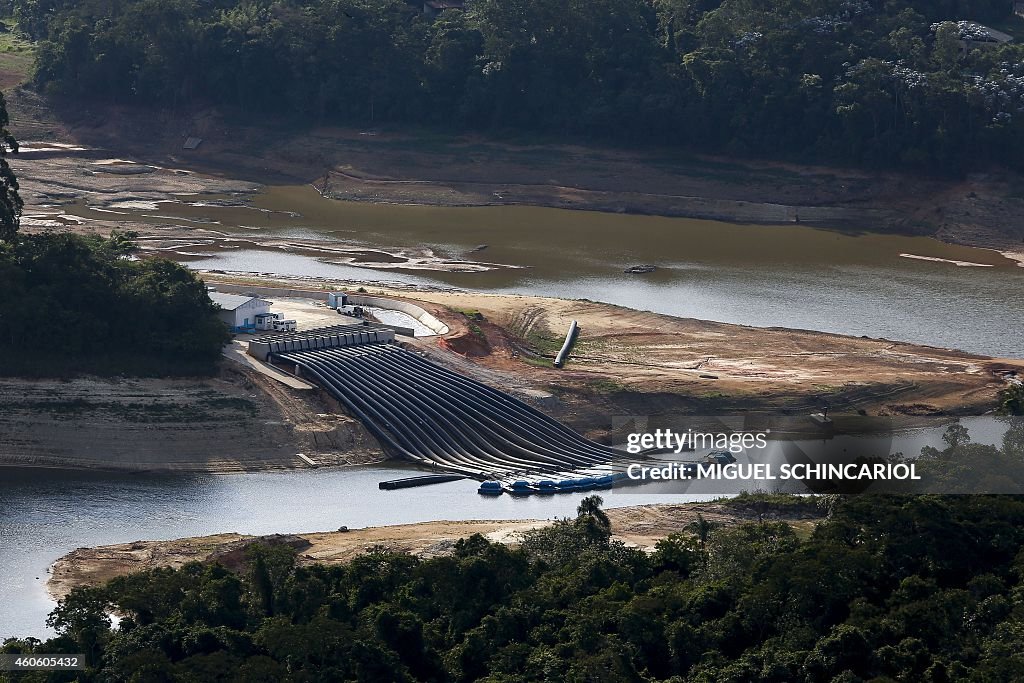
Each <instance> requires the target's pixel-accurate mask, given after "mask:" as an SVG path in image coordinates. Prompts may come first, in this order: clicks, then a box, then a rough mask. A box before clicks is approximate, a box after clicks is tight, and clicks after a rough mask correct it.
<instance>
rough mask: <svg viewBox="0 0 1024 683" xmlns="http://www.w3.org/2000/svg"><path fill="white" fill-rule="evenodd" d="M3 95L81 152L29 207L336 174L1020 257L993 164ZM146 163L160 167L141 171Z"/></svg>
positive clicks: (27, 128) (342, 182) (384, 195)
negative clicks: (713, 152) (825, 162)
mask: <svg viewBox="0 0 1024 683" xmlns="http://www.w3.org/2000/svg"><path fill="white" fill-rule="evenodd" d="M7 94H8V98H7V100H8V110H9V112H10V114H11V126H10V128H11V131H12V132H13V133H14V135H15V136H16V137H17V138H18V139H19V140H20V141H22V142H26V143H32V142H38V143H44V144H45V145H50V143H54V142H56V143H64V144H66V145H71V146H77V147H81V148H84V149H82V150H81V151H76V152H71V151H61V150H60V149H52V146H51V149H50V150H49V151H43V152H30V153H28V154H25V155H24V156H23V157H22V158H23V159H24V160H25V162H24V163H23V162H21V161H19V160H18V158H17V157H14V158H13V163H14V164H16V166H15V170H16V172H17V173H18V175H19V179H22V178H24V179H25V180H26V181H28V182H27V183H26V182H22V185H23V187H24V188H26V190H27V194H28V196H27V197H26V200H27V201H26V203H27V204H28V205H29V207H30V208H31V205H32V204H34V203H36V204H37V205H38V204H39V203H49V204H54V203H56V204H60V203H66V202H68V201H75V200H80V199H82V198H84V197H86V196H92V197H95V198H103V199H104V200H108V199H110V198H112V197H113V196H116V195H118V194H121V193H123V194H127V193H125V192H124V188H125V186H126V185H132V186H136V185H137V184H138V183H139V182H140V181H142V182H143V183H144V184H145V183H146V182H148V181H147V179H146V176H147V175H156V176H165V177H163V178H161V179H160V182H161V183H163V188H162V192H164V193H169V194H175V193H178V194H180V193H187V192H202V193H210V192H213V193H217V192H223V191H229V192H234V191H240V192H253V191H255V189H256V188H257V187H258V185H259V184H302V183H312V182H318V181H319V182H321V183H322V179H323V177H324V175H325V172H328V171H329V172H330V180H329V183H328V185H329V187H328V188H326V189H327V190H328V194H330V195H331V196H334V197H337V198H341V199H348V200H353V201H365V202H375V203H397V204H427V205H436V206H467V205H472V206H480V205H501V204H523V205H535V206H548V207H561V208H575V209H589V210H595V211H608V212H617V213H639V214H652V215H663V216H680V217H689V218H710V219H718V220H726V221H733V222H743V223H762V224H773V223H775V224H779V223H783V224H784V223H794V222H802V223H807V224H810V225H819V226H825V227H834V228H839V229H843V230H853V231H857V232H860V231H864V230H872V231H877V232H882V233H899V234H913V235H928V236H933V237H936V238H938V239H940V240H943V241H946V242H949V243H953V244H961V245H967V246H977V247H984V248H990V249H996V250H998V251H1001V252H1010V253H1014V252H1016V253H1018V254H1019V253H1020V252H1022V251H1024V177H1022V176H1021V175H1020V174H1017V173H1013V172H1009V171H1003V170H999V169H993V170H991V171H990V172H987V173H978V174H974V175H971V176H968V177H967V178H964V179H953V180H950V179H937V178H927V177H922V176H920V175H917V176H915V175H910V174H901V173H894V172H885V173H879V172H872V171H867V170H861V169H848V168H833V167H827V166H810V165H797V164H791V163H780V162H772V161H765V160H741V159H732V158H716V157H706V156H700V155H691V154H683V153H679V152H673V151H665V150H660V149H656V148H651V149H636V150H624V149H620V148H610V147H600V146H583V145H580V144H566V143H559V142H551V141H545V142H543V143H537V144H521V143H509V142H502V141H499V140H495V139H491V138H487V137H485V136H480V135H458V134H450V135H445V134H441V133H438V132H437V131H430V130H417V129H414V128H402V129H374V130H362V129H353V128H341V127H316V128H296V127H295V126H294V125H293V124H292V123H291V122H287V121H276V120H262V119H261V122H260V124H259V125H253V124H248V123H244V122H239V121H238V120H237V119H236V118H232V117H231V116H230V115H229V114H228V113H226V112H221V111H218V110H211V109H198V110H192V111H189V110H185V111H181V110H176V111H173V112H170V111H164V110H159V109H146V108H134V107H119V106H98V105H95V104H94V105H92V106H91V107H90V108H87V109H83V108H81V107H80V106H78V105H79V103H77V102H75V103H67V105H68V106H59V107H58V108H59V111H58V110H57V108H55V107H54V105H53V104H52V103H51V102H48V101H47V100H46V99H45V98H44V97H42V96H40V95H38V94H36V93H33V92H31V91H29V90H20V89H15V90H12V91H11V92H9V93H7ZM186 136H194V137H198V138H201V139H202V144H201V145H200V146H199V147H198V149H195V150H184V149H183V148H182V143H183V141H184V139H185V137H186ZM103 150H106V151H103ZM75 156H78V157H87V158H93V159H110V158H120V159H130V160H133V161H135V162H137V163H138V164H139V166H138V167H137V168H134V169H130V168H126V167H124V166H119V165H118V164H107V165H106V167H103V168H101V167H99V166H92V167H91V168H89V169H88V172H87V173H85V174H83V173H82V172H80V171H81V169H80V168H79V167H80V165H79V164H75V163H72V162H73V158H74V157H75ZM29 159H31V163H28V162H29ZM33 167H35V169H37V170H34V168H33ZM146 167H149V168H150V169H151V170H155V171H157V172H156V173H155V174H148V173H147V171H146ZM160 169H167V170H168V173H160ZM94 171H95V172H94ZM179 173H184V174H185V175H176V174H179ZM196 173H199V174H208V177H206V178H203V179H202V181H203V182H204V183H206V184H207V185H208V186H207V187H206V188H202V189H196V188H195V187H194V186H195V184H196V180H198V178H196V177H195V174H196ZM33 175H34V176H37V178H38V179H39V180H41V181H43V182H42V186H41V187H40V186H39V185H37V186H36V187H40V189H42V192H41V193H40V194H39V195H38V197H37V199H38V201H37V202H34V201H33V197H32V194H33V191H34V188H33V180H32V177H31V176H33ZM189 176H192V177H189ZM87 186H88V187H87ZM189 186H191V187H189ZM150 189H152V190H158V189H159V188H157V187H151V188H150ZM143 192H144V193H145V190H143ZM142 198H146V197H144V196H143V197H142ZM112 219H116V217H113V216H112Z"/></svg>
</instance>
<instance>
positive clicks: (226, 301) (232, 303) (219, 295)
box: [207, 292, 270, 311]
mask: <svg viewBox="0 0 1024 683" xmlns="http://www.w3.org/2000/svg"><path fill="white" fill-rule="evenodd" d="M207 295H209V297H210V300H211V301H212V302H213V303H215V304H217V305H218V306H220V307H221V308H223V309H224V310H225V311H233V310H235V309H236V308H238V307H239V306H241V305H243V304H247V303H249V302H250V301H252V300H253V299H257V300H259V301H264V303H267V304H269V303H270V302H269V301H265V300H263V299H260V298H259V297H256V296H245V295H243V294H228V293H226V292H207Z"/></svg>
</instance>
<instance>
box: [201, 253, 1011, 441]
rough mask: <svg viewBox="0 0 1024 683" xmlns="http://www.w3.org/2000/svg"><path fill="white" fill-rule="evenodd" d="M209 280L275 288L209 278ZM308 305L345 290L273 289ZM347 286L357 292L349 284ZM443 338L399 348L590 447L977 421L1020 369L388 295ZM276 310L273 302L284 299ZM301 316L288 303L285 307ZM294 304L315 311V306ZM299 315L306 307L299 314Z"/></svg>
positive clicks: (582, 312) (545, 307)
mask: <svg viewBox="0 0 1024 683" xmlns="http://www.w3.org/2000/svg"><path fill="white" fill-rule="evenodd" d="M204 277H205V278H206V279H207V280H208V281H210V282H214V283H217V282H222V283H229V282H231V283H235V284H243V285H245V286H246V287H250V286H251V287H258V286H259V285H267V284H273V281H270V280H268V279H267V278H260V279H258V280H257V279H254V278H246V277H241V276H228V275H220V274H216V273H206V274H204ZM279 282H280V283H282V284H286V285H287V286H289V287H298V288H308V289H309V291H310V292H311V296H316V295H317V294H316V292H317V291H319V292H320V293H321V294H320V296H322V292H323V291H324V288H326V289H336V288H339V287H341V286H343V285H345V284H346V283H328V282H324V281H317V280H301V279H293V280H280V281H279ZM348 286H351V285H350V284H349V285H348ZM370 291H371V292H373V293H377V292H379V293H383V294H388V295H392V296H397V297H401V298H403V299H407V300H411V301H415V302H416V303H419V304H421V305H422V306H423V307H424V308H426V309H427V310H429V311H430V312H432V313H433V314H434V315H436V316H437V317H439V318H440V319H442V320H443V321H444V322H445V323H447V324H448V325H449V327H450V332H449V333H448V334H447V335H444V336H443V337H440V338H423V339H416V340H414V341H408V340H406V341H405V343H407V344H410V345H412V346H414V347H416V348H418V349H419V350H421V351H422V352H424V353H426V354H427V355H429V356H430V357H431V358H432V359H433V360H435V361H436V362H439V363H442V364H444V365H446V366H448V367H451V368H452V369H454V370H456V371H458V372H462V373H464V374H467V375H469V376H472V377H474V378H475V379H478V380H480V381H482V382H485V383H487V384H490V385H491V386H495V387H500V388H502V389H504V390H506V391H511V392H512V393H514V394H516V395H517V396H519V397H520V398H522V399H524V400H527V401H530V402H532V403H534V404H535V405H537V407H539V408H541V409H542V410H544V411H545V412H547V413H548V414H550V415H552V416H554V417H556V418H557V419H559V420H562V421H563V422H565V423H566V424H569V425H570V426H572V427H574V428H575V429H577V430H579V431H581V432H584V433H586V434H587V435H588V436H590V437H592V438H596V439H602V440H607V439H609V438H610V434H609V432H608V430H609V428H610V423H611V421H612V418H613V416H622V415H648V416H657V417H659V418H663V419H665V420H671V418H672V417H674V416H679V415H687V414H688V415H694V414H696V415H714V414H729V413H732V414H735V413H737V412H742V411H751V410H752V411H771V412H776V413H778V412H782V413H806V412H809V411H811V410H818V409H820V408H821V406H822V405H824V404H828V405H830V406H832V408H833V410H834V411H835V412H837V413H839V412H845V413H855V412H857V411H859V410H863V411H864V412H865V413H867V414H870V415H883V416H920V415H943V414H945V415H977V414H981V413H984V412H987V411H989V410H991V409H992V408H993V406H994V405H995V403H996V399H997V395H998V393H999V392H1000V391H1001V390H1003V389H1004V388H1005V387H1006V386H1007V381H1008V379H1009V378H1010V377H1012V376H1013V375H1012V374H1011V373H1017V374H1020V373H1022V372H1024V361H1019V360H1003V359H993V358H988V357H985V356H977V355H972V354H969V353H965V352H962V351H954V350H949V349H941V348H935V347H927V346H919V345H914V344H905V343H901V342H894V341H889V340H885V339H868V338H863V337H846V336H842V335H836V334H828V333H824V332H813V331H807V330H788V329H780V328H769V329H765V328H758V327H748V326H744V325H732V324H727V323H716V322H709V321H704V320H696V319H692V318H677V317H674V316H668V315H661V314H657V313H650V312H645V311H636V310H631V309H627V308H622V307H619V306H613V305H610V304H603V303H597V302H591V301H572V300H565V299H553V298H545V297H531V296H514V295H500V294H483V293H474V292H442V291H422V290H416V289H406V290H394V289H392V290H387V289H377V288H371V290H370ZM279 301H280V300H279ZM285 305H286V307H287V310H289V315H290V316H294V315H296V313H295V312H293V311H295V310H296V309H294V308H292V304H285ZM302 306H307V307H311V308H312V309H314V310H327V309H324V308H319V307H318V306H317V304H315V303H314V302H313V301H312V300H308V301H307V302H306V303H305V304H302ZM300 308H301V306H300ZM572 320H576V321H578V322H579V325H580V328H581V330H582V332H581V335H580V339H579V342H578V343H577V346H576V348H575V349H574V351H573V353H572V355H571V357H570V361H569V363H568V364H567V365H566V367H565V368H564V369H561V370H557V369H555V368H553V367H551V360H552V358H553V356H554V353H555V351H556V350H557V349H558V347H559V346H560V345H561V342H562V335H564V334H565V330H566V329H567V328H568V326H569V323H570V321H572Z"/></svg>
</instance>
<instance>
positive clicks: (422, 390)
mask: <svg viewBox="0 0 1024 683" xmlns="http://www.w3.org/2000/svg"><path fill="white" fill-rule="evenodd" d="M271 356H272V357H273V358H275V359H280V360H284V361H287V362H289V363H293V364H295V365H297V366H299V367H300V368H301V373H302V375H303V376H304V377H307V378H310V379H314V380H315V381H317V382H319V383H320V384H321V385H322V386H323V387H324V388H325V389H327V390H328V391H329V392H330V393H331V394H332V395H333V396H334V397H335V398H337V399H338V400H339V401H340V402H341V403H342V404H343V405H344V406H345V407H346V408H347V409H348V410H349V411H350V412H351V413H352V414H353V415H354V416H355V417H357V418H359V419H360V420H361V421H362V422H363V424H365V425H366V427H367V428H368V429H369V430H370V431H371V432H372V433H373V434H374V436H376V437H377V438H378V439H379V440H380V442H381V444H382V445H383V446H384V447H385V448H386V449H388V450H389V451H391V452H392V453H394V454H396V455H398V456H400V457H403V458H407V459H409V460H415V461H418V462H422V463H425V464H432V465H434V466H437V467H441V468H443V469H446V470H450V471H453V472H459V473H463V474H468V475H470V476H474V477H500V476H507V475H510V474H515V473H539V472H567V471H578V470H580V469H585V468H590V467H595V466H598V465H607V464H609V463H612V462H621V461H622V459H623V457H624V456H625V453H623V452H622V451H619V450H616V449H614V448H611V447H608V446H603V445H601V444H598V443H595V442H593V441H590V440H588V439H585V438H583V437H582V436H580V435H579V434H577V433H576V432H574V431H572V430H571V429H569V428H568V427H566V426H564V425H562V424H561V423H559V422H557V421H556V420H553V419H552V418H550V417H548V416H547V415H545V414H544V413H542V412H540V411H538V410H536V409H535V408H533V407H531V406H529V405H527V404H525V403H523V402H522V401H519V400H517V399H515V398H513V397H511V396H509V395H508V394H505V393H503V392H501V391H498V390H496V389H492V388H491V387H489V386H487V385H485V384H481V383H480V382H477V381H474V380H472V379H469V378H468V377H465V376H463V375H460V374H458V373H455V372H452V371H450V370H447V369H445V368H443V367H441V366H439V365H436V364H434V363H431V362H430V361H427V360H425V359H423V358H421V357H420V356H418V355H417V354H415V353H411V352H409V351H406V350H404V349H402V348H400V347H398V346H394V345H391V344H367V345H362V346H350V347H336V348H326V349H315V350H306V351H289V352H281V353H273V354H271Z"/></svg>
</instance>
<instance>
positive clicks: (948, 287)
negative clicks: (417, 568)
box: [72, 186, 1024, 357]
mask: <svg viewBox="0 0 1024 683" xmlns="http://www.w3.org/2000/svg"><path fill="white" fill-rule="evenodd" d="M199 199H200V198H197V197H183V198H182V200H181V201H180V202H164V203H159V204H156V205H153V206H144V205H138V204H135V205H132V204H128V205H122V206H111V207H109V208H110V209H113V210H115V211H118V212H121V216H123V218H124V219H126V220H132V221H139V222H145V223H149V224H153V225H160V226H168V227H170V226H181V227H186V228H192V229H195V230H196V231H197V232H195V234H196V235H197V237H200V236H201V237H206V238H210V239H211V241H210V242H207V243H201V244H196V243H183V244H182V246H180V247H179V248H177V250H176V251H177V252H178V256H179V258H181V259H182V260H187V261H188V262H189V264H190V265H191V266H193V267H196V268H216V269H222V270H243V271H256V272H268V273H279V274H284V275H305V276H319V277H332V278H339V279H363V280H382V281H401V282H410V283H423V284H444V285H450V286H456V287H463V288H470V289H480V290H491V291H499V292H512V293H519V294H537V295H553V296H562V297H568V298H589V299H593V300H598V301H606V302H609V303H615V304H621V305H624V306H629V307H632V308H639V309H647V310H652V311H656V312H660V313H668V314H673V315H680V316H687V317H694V318H703V319H708V320H717V321H722V322H732V323H740V324H748V325H756V326H779V327H794V328H804V329H814V330H823V331H827V332H838V333H843V334H852V335H867V336H871V337H885V338H888V339H895V340H900V341H910V342H916V343H922V344H931V345H936V346H946V347H952V348H959V349H964V350H967V351H973V352H977V353H984V354H989V355H996V356H1007V357H1021V356H1024V344H1022V343H1021V341H1020V339H1019V337H1018V335H1016V334H1011V333H1010V330H1019V329H1024V268H1020V267H1018V264H1017V263H1016V262H1015V261H1014V260H1012V259H1010V258H1007V257H1005V256H1003V255H1001V254H999V253H998V252H995V251H991V250H986V249H976V248H971V247H961V246H955V245H949V244H945V243H942V242H939V241H937V240H933V239H929V238H923V237H908V236H898V235H880V234H875V233H870V232H862V233H850V232H838V231H832V230H822V229H816V228H812V227H808V226H804V225H781V226H753V225H739V224H730V223H724V222H718V221H704V220H693V219H684V218H665V217H657V216H637V215H623V214H611V213H598V212H589V211H569V210H562V209H549V208H540V207H528V206H488V207H454V208H453V207H430V206H401V205H389V204H370V203H359V202H342V201H334V200H330V199H324V198H322V197H321V196H320V195H319V194H318V193H317V192H316V191H315V190H314V189H313V188H311V187H304V186H299V187H267V188H265V189H264V190H263V191H262V192H261V193H259V194H257V195H255V196H253V197H248V198H230V197H220V198H214V199H213V200H210V199H208V198H202V199H201V200H199ZM72 213H77V214H78V215H81V216H83V217H87V218H96V219H103V220H110V219H111V218H115V217H117V216H116V215H112V214H110V213H107V212H102V213H100V212H96V211H94V210H93V209H90V208H86V207H84V206H79V207H76V208H75V209H73V210H72ZM200 231H201V232H200ZM208 231H212V232H208ZM218 233H219V235H220V236H221V238H222V239H217V238H218ZM223 238H227V241H225V240H224V239H223ZM268 238H275V239H277V240H278V241H285V242H287V241H288V240H294V241H295V244H291V245H288V246H287V248H286V250H282V249H266V248H258V247H259V245H254V244H252V243H250V242H249V241H247V240H249V239H253V240H266V239H268ZM239 240H241V241H239ZM310 240H312V241H314V242H312V243H311V242H309V241H310ZM300 242H301V244H300ZM311 244H314V245H315V246H317V247H328V248H332V247H333V248H339V247H340V248H345V249H347V250H348V251H347V252H346V253H340V254H339V253H329V252H324V251H318V250H317V249H312V250H311V249H309V247H310V245H311ZM481 245H487V246H486V248H484V249H479V247H480V246H481ZM170 255H174V251H172V252H170ZM637 264H653V265H656V266H657V267H658V269H657V270H656V271H655V272H653V273H647V274H627V273H624V272H623V271H624V270H625V269H626V268H628V267H630V266H633V265H637Z"/></svg>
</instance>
